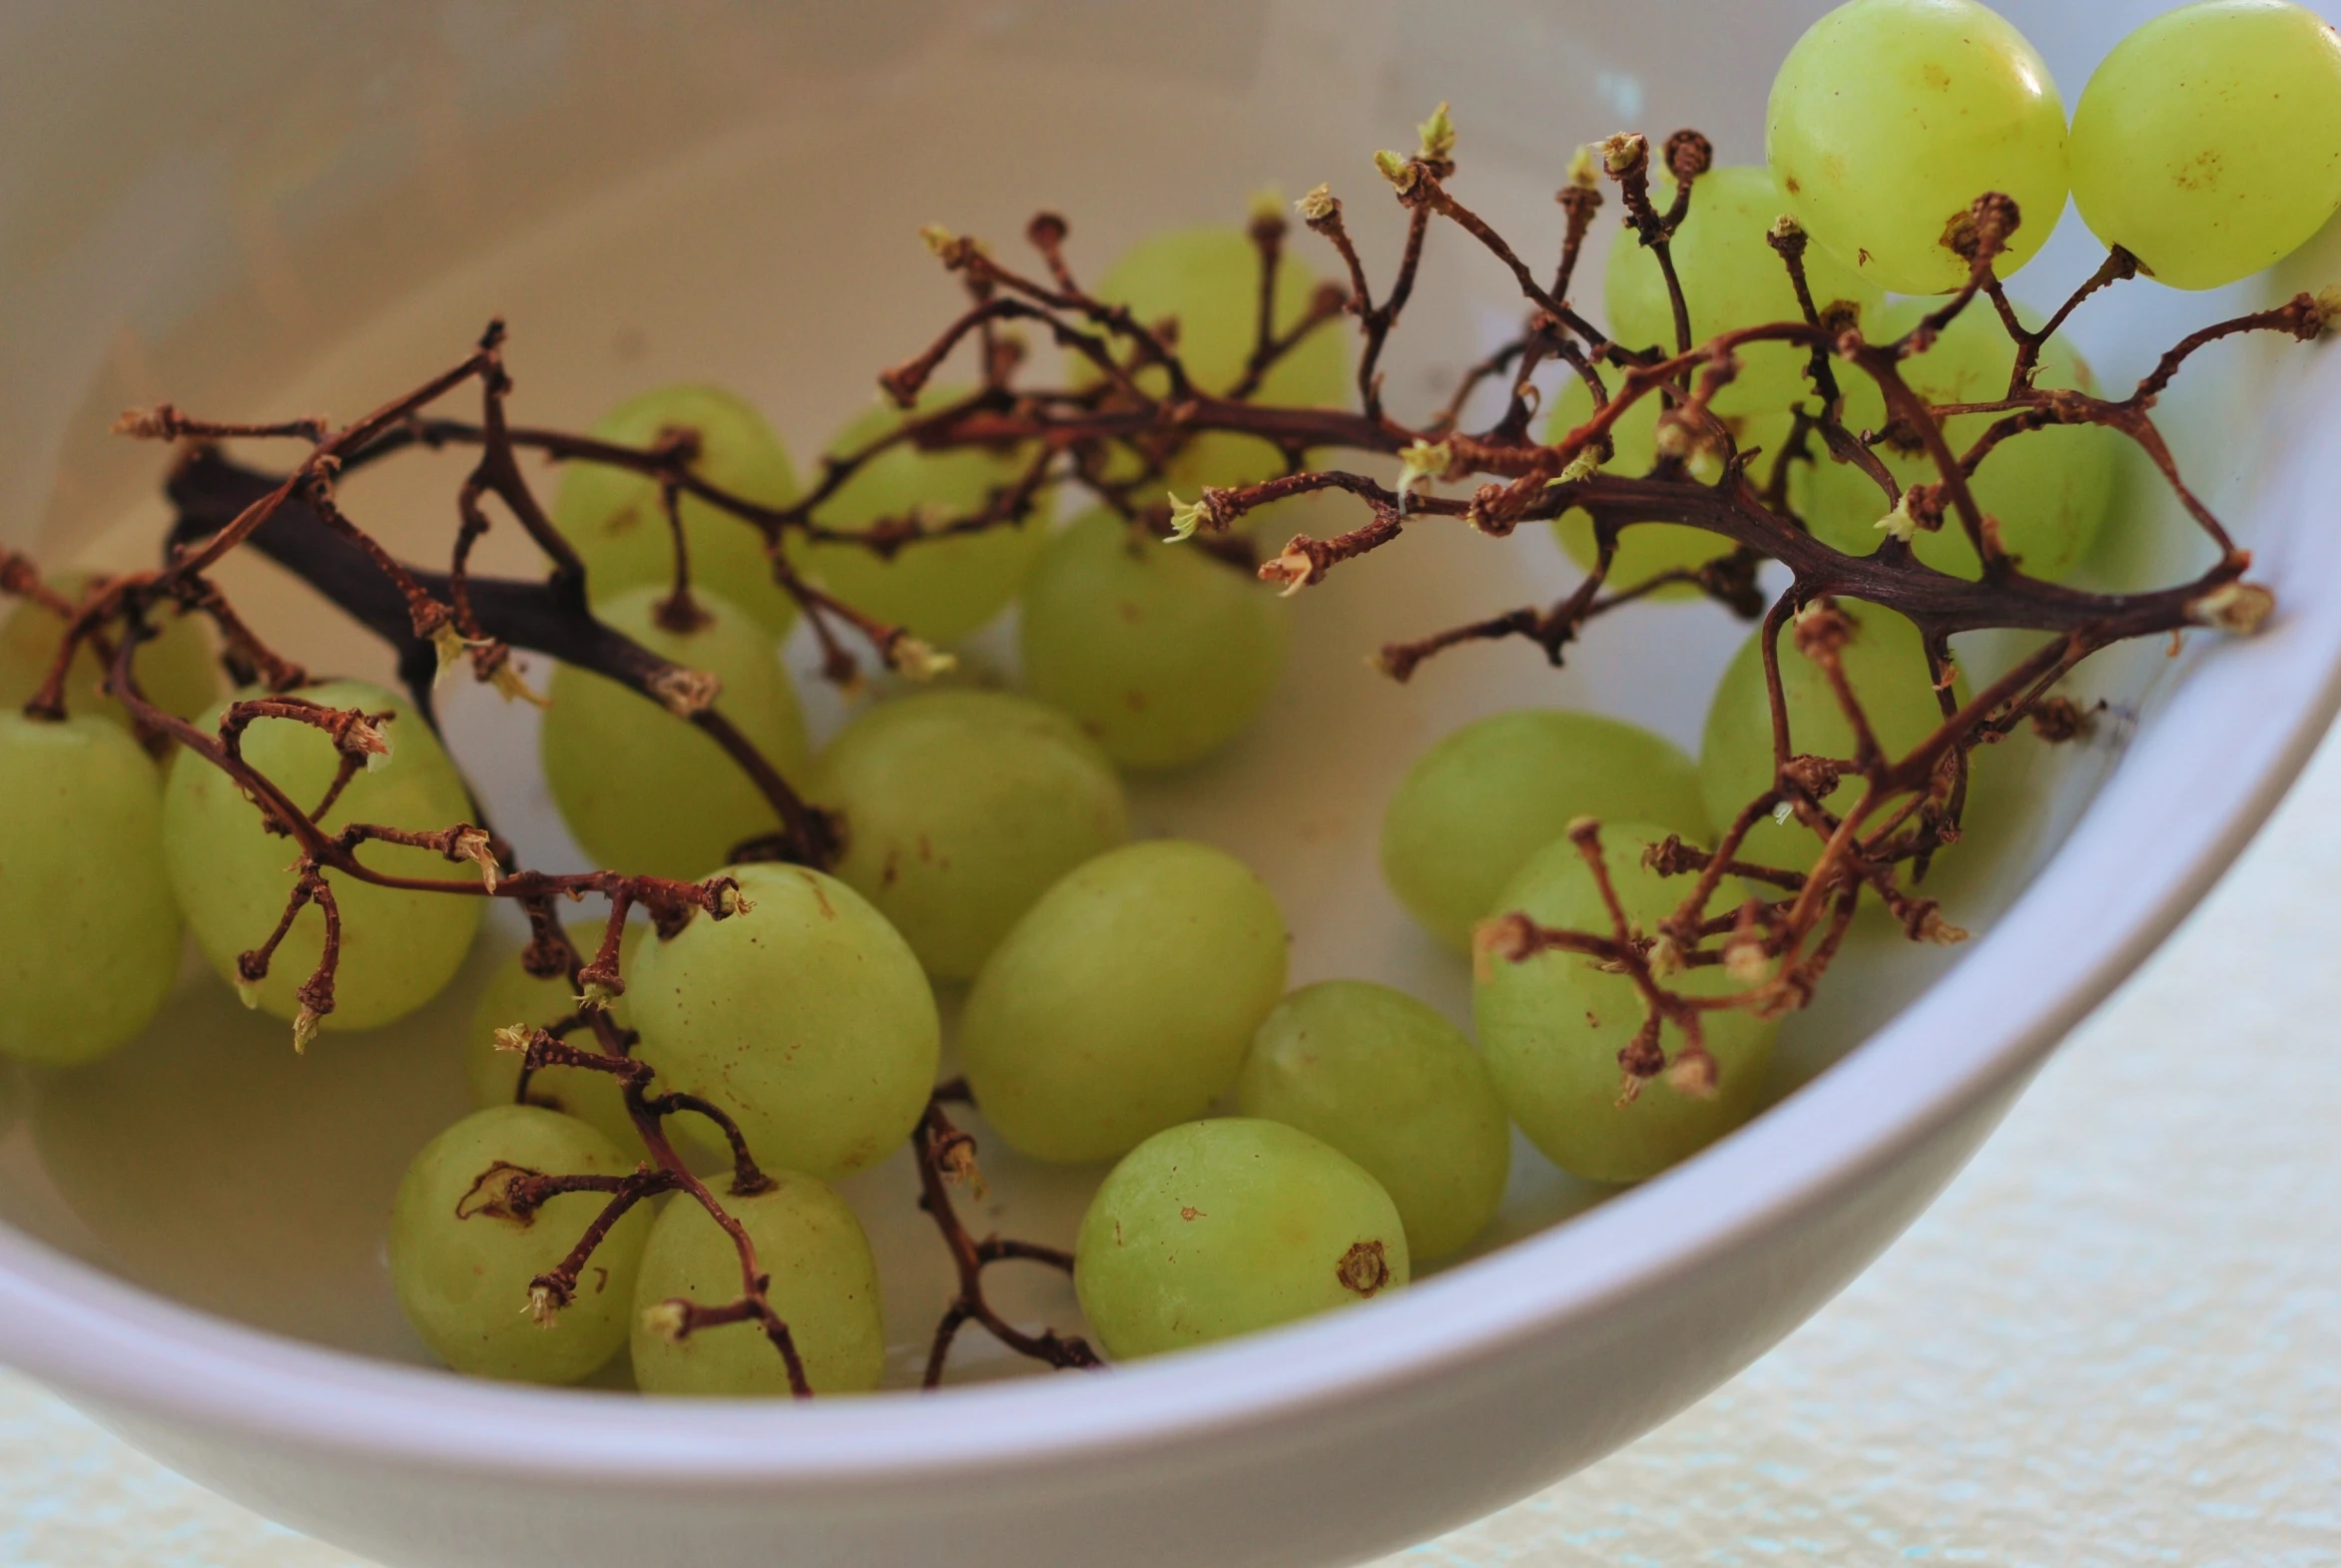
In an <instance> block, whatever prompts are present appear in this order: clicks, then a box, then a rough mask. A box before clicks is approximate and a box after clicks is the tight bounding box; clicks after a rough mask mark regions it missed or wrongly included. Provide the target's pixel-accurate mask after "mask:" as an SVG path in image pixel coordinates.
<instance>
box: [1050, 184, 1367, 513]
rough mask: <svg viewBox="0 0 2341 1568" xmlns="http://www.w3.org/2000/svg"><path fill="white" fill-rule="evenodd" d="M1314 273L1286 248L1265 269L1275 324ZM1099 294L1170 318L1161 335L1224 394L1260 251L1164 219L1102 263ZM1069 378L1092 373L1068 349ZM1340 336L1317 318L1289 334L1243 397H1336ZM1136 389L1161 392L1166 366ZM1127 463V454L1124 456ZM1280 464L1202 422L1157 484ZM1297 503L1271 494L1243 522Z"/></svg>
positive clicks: (1231, 233)
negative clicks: (1168, 329) (1160, 228)
mask: <svg viewBox="0 0 2341 1568" xmlns="http://www.w3.org/2000/svg"><path fill="white" fill-rule="evenodd" d="M1317 285H1318V278H1317V276H1316V274H1314V273H1313V272H1311V271H1310V270H1309V268H1308V267H1307V266H1305V265H1304V264H1302V263H1301V262H1300V261H1297V260H1296V259H1295V258H1294V257H1293V256H1292V254H1291V252H1290V249H1289V248H1288V250H1287V253H1286V255H1285V257H1284V259H1283V261H1281V262H1279V264H1278V266H1277V271H1276V311H1275V323H1276V330H1277V331H1278V332H1280V333H1282V332H1286V331H1289V330H1290V329H1291V328H1292V326H1293V325H1294V323H1295V322H1297V321H1298V320H1299V319H1300V318H1301V316H1302V315H1303V314H1304V313H1305V312H1306V311H1307V309H1308V305H1309V296H1310V295H1311V294H1312V293H1314V292H1315V291H1316V288H1317ZM1094 292H1095V294H1096V296H1097V297H1098V298H1099V299H1101V300H1103V301H1105V302H1106V303H1108V304H1121V305H1127V306H1129V307H1130V311H1131V313H1132V314H1133V315H1135V316H1136V317H1137V319H1138V322H1139V324H1140V325H1142V326H1146V327H1149V328H1152V327H1156V326H1159V325H1161V324H1162V323H1163V322H1164V321H1166V320H1176V321H1177V323H1178V332H1177V340H1176V342H1175V343H1174V344H1173V345H1172V346H1173V350H1174V351H1175V352H1176V353H1177V354H1178V356H1179V361H1180V363H1182V364H1184V365H1185V366H1186V367H1187V376H1188V379H1189V381H1190V382H1192V383H1193V385H1194V387H1195V389H1196V390H1198V391H1202V392H1208V393H1211V394H1213V395H1215V396H1224V395H1226V394H1228V393H1230V392H1232V391H1234V390H1235V389H1236V387H1237V386H1238V385H1239V384H1240V383H1241V382H1242V381H1243V380H1244V377H1245V374H1246V371H1247V369H1248V368H1249V366H1250V363H1251V358H1252V350H1253V346H1254V343H1255V340H1256V338H1257V334H1258V331H1259V319H1260V252H1259V249H1258V247H1256V246H1255V245H1254V244H1253V243H1252V239H1251V237H1250V236H1249V235H1247V234H1246V233H1245V232H1244V231H1242V230H1240V229H1228V228H1223V227H1219V226H1207V227H1204V228H1199V229H1177V230H1170V231H1166V232H1164V233H1162V234H1157V235H1153V236H1150V237H1148V238H1147V239H1145V240H1142V241H1140V242H1139V243H1138V244H1137V245H1135V246H1133V247H1131V248H1130V249H1129V250H1128V251H1126V252H1124V253H1123V254H1122V257H1121V259H1120V260H1119V261H1115V262H1114V264H1113V265H1112V266H1111V267H1110V268H1108V269H1107V271H1106V274H1105V276H1104V277H1103V278H1101V279H1099V281H1098V283H1097V286H1096V288H1095V290H1094ZM1072 369H1073V375H1074V377H1075V381H1076V384H1080V385H1088V384H1092V383H1094V382H1096V381H1097V380H1099V379H1100V378H1101V377H1100V375H1099V372H1098V371H1097V369H1096V367H1095V366H1093V365H1091V364H1090V363H1089V362H1088V361H1087V360H1086V359H1075V360H1073V361H1072ZM1353 375H1354V371H1353V368H1352V360H1351V348H1350V342H1349V336H1348V333H1347V331H1346V330H1345V328H1344V327H1343V325H1342V324H1341V323H1340V322H1339V321H1334V322H1328V323H1327V324H1325V325H1323V326H1320V327H1318V328H1317V329H1316V330H1314V331H1312V332H1311V333H1310V334H1309V335H1308V336H1307V337H1304V338H1302V339H1301V341H1300V342H1298V343H1296V344H1295V345H1294V346H1293V347H1292V348H1291V349H1290V350H1289V351H1288V352H1287V353H1286V354H1285V355H1284V356H1283V357H1282V358H1280V359H1278V360H1277V361H1276V363H1275V364H1274V365H1272V366H1270V368H1269V370H1268V372H1267V374H1266V375H1264V376H1263V377H1262V378H1261V381H1260V384H1259V386H1258V387H1257V388H1256V389H1255V390H1254V391H1253V393H1252V395H1251V396H1250V398H1249V399H1248V401H1250V402H1254V403H1260V404H1264V405H1267V406H1270V407H1291V408H1302V407H1336V408H1338V407H1342V406H1345V405H1346V404H1347V403H1348V402H1349V399H1350V392H1351V382H1352V377H1353ZM1136 379H1137V382H1138V385H1139V386H1140V388H1141V389H1143V390H1144V391H1146V392H1148V393H1149V394H1151V395H1153V396H1156V397H1164V396H1168V395H1169V393H1170V378H1169V377H1168V375H1166V374H1165V373H1164V372H1163V371H1162V370H1161V369H1160V368H1155V369H1151V370H1146V371H1142V372H1140V373H1139V375H1138V376H1137V378H1136ZM1129 466H1132V467H1133V468H1134V465H1129ZM1284 470H1285V460H1284V456H1283V454H1282V453H1280V452H1279V451H1278V450H1277V449H1276V448H1275V447H1273V446H1271V445H1269V444H1268V443H1267V442H1266V441H1263V440H1260V439H1259V438H1258V437H1256V436H1250V435H1244V434H1240V433H1238V432H1235V431H1212V432H1208V433H1205V434H1203V435H1198V436H1196V437H1194V438H1193V439H1192V440H1190V441H1188V442H1187V444H1186V445H1185V446H1183V447H1182V448H1181V449H1180V450H1179V452H1178V454H1177V455H1176V456H1175V457H1173V458H1172V459H1171V460H1170V462H1169V463H1168V465H1167V466H1166V468H1165V471H1164V473H1163V475H1162V487H1163V488H1165V489H1168V490H1170V491H1171V492H1173V493H1175V494H1177V495H1181V496H1184V497H1186V498H1187V499H1188V500H1193V499H1194V498H1195V497H1196V495H1198V494H1199V493H1200V492H1201V490H1202V488H1203V487H1204V486H1205V485H1246V484H1256V483H1258V482H1259V481H1260V480H1263V479H1272V478H1274V477H1276V476H1277V475H1278V474H1280V473H1283V472H1284ZM1299 504H1300V503H1297V502H1295V501H1289V500H1288V501H1280V502H1277V503H1275V504H1273V505H1270V506H1267V507H1263V508H1261V509H1260V510H1259V511H1258V512H1256V513H1254V514H1253V518H1254V520H1255V522H1252V523H1247V525H1246V526H1247V527H1250V526H1255V523H1256V525H1257V526H1258V527H1260V528H1261V530H1262V531H1263V533H1271V532H1273V531H1274V530H1275V529H1276V528H1277V526H1278V525H1279V522H1280V521H1282V520H1284V519H1287V518H1289V517H1290V516H1291V512H1290V511H1286V510H1282V509H1288V508H1295V507H1297V506H1298V505H1299Z"/></svg>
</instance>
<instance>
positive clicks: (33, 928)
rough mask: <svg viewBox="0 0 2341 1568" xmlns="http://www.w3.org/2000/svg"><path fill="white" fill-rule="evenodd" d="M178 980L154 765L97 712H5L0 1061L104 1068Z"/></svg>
mask: <svg viewBox="0 0 2341 1568" xmlns="http://www.w3.org/2000/svg"><path fill="white" fill-rule="evenodd" d="M178 975H179V906H178V905H177V904H176V903H175V902H173V900H172V897H171V884H170V881H169V878H168V877H167V876H166V875H165V873H164V870H163V792H162V784H161V781H160V780H159V779H158V778H157V777H156V775H155V767H154V764H153V763H151V762H149V761H148V759H147V754H146V753H145V752H143V751H141V750H140V749H139V745H138V743H137V742H136V741H133V740H132V739H131V738H130V737H129V735H128V734H127V733H125V732H124V731H123V730H122V729H121V728H119V727H118V726H115V725H112V724H109V723H107V722H106V721H105V720H103V719H100V718H98V717H97V716H96V715H94V714H87V713H85V714H84V715H83V716H81V717H79V718H74V719H67V720H64V721H61V722H56V723H52V722H49V721H46V720H39V719H27V718H26V717H24V715H22V714H19V713H14V712H0V997H5V998H6V999H7V1000H6V1003H5V1005H0V1056H13V1057H17V1058H20V1059H22V1060H25V1061H33V1062H43V1063H48V1064H51V1065H59V1066H69V1065H73V1064H76V1063H80V1062H87V1061H92V1060H94V1059H96V1058H97V1057H100V1056H103V1055H105V1054H106V1053H107V1052H108V1051H111V1050H113V1049H115V1048H116V1047H117V1046H120V1045H122V1044H124V1043H125V1042H127V1041H129V1040H131V1039H132V1038H134V1037H135V1036H137V1035H138V1034H139V1032H140V1031H142V1030H143V1029H145V1028H146V1026H147V1025H148V1024H149V1023H151V1022H153V1021H154V1018H155V1015H156V1014H157V1013H158V1012H160V1011H161V1010H162V1007H163V1002H164V1000H165V999H166V998H167V997H169V996H170V994H171V986H172V982H173V981H174V980H175V979H177V978H178ZM0 1070H4V1064H0Z"/></svg>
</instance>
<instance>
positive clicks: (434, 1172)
mask: <svg viewBox="0 0 2341 1568" xmlns="http://www.w3.org/2000/svg"><path fill="white" fill-rule="evenodd" d="M634 1166H635V1162H634V1160H633V1158H632V1157H631V1156H628V1155H627V1154H625V1153H624V1152H622V1151H621V1150H620V1149H619V1148H618V1146H617V1145H616V1144H614V1143H612V1142H610V1140H609V1139H607V1138H605V1137H603V1136H602V1135H601V1134H600V1133H598V1132H595V1131H594V1130H593V1129H592V1128H590V1127H588V1126H586V1125H585V1124H584V1123H583V1122H580V1121H578V1120H576V1119H575V1118H574V1117H568V1116H562V1115H559V1114H558V1113H556V1112H553V1111H546V1110H540V1109H538V1108H537V1107H536V1106H533V1105H503V1106H497V1107H494V1108H493V1109H490V1110H485V1111H474V1112H472V1113H471V1114H470V1115H469V1116H467V1117H465V1118H464V1119H463V1120H462V1121H460V1122H457V1123H456V1124H455V1125H454V1126H452V1127H450V1128H448V1129H447V1130H446V1131H445V1132H443V1133H441V1134H439V1136H438V1137H436V1138H434V1139H432V1140H431V1141H430V1142H429V1143H427V1144H425V1145H423V1147H422V1152H421V1153H420V1154H417V1155H416V1156H415V1157H414V1160H413V1162H412V1163H411V1164H409V1165H408V1166H407V1167H406V1174H405V1176H404V1177H402V1178H401V1179H400V1180H399V1183H398V1197H397V1199H396V1201H395V1202H394V1203H393V1205H392V1206H391V1210H390V1283H391V1284H392V1285H393V1286H394V1287H396V1288H397V1292H398V1306H399V1307H400V1308H401V1309H403V1310H404V1311H405V1313H406V1320H407V1322H409V1323H411V1324H412V1325H413V1327H414V1331H415V1332H416V1333H418V1334H420V1335H421V1336H422V1341H423V1343H425V1344H427V1345H429V1346H430V1347H431V1350H432V1351H433V1353H435V1354H436V1355H437V1356H438V1357H439V1359H440V1360H442V1361H445V1362H446V1363H447V1364H448V1365H449V1366H451V1367H453V1368H454V1369H455V1370H456V1371H459V1372H469V1373H471V1374H472V1375H474V1376H477V1377H502V1378H508V1379H511V1380H514V1381H518V1382H532V1383H571V1382H575V1381H576V1380H577V1379H578V1378H580V1377H583V1376H586V1375H587V1374H588V1373H590V1372H592V1371H594V1370H596V1369H597V1368H598V1367H600V1366H601V1364H602V1363H603V1362H604V1361H607V1360H608V1359H609V1358H610V1357H611V1356H612V1355H614V1354H616V1353H617V1349H618V1346H620V1345H621V1344H624V1343H625V1342H626V1329H627V1324H628V1320H629V1318H630V1317H631V1315H632V1307H633V1305H634V1271H635V1267H636V1265H637V1264H638V1262H639V1261H640V1260H641V1257H642V1248H643V1243H644V1242H645V1241H646V1240H647V1239H648V1237H649V1235H650V1212H649V1210H648V1208H647V1207H646V1206H644V1205H640V1204H637V1205H636V1206H635V1207H634V1208H633V1209H631V1210H629V1211H628V1212H627V1213H626V1215H625V1216H624V1217H623V1218H622V1219H620V1220H619V1221H618V1223H617V1224H616V1225H614V1226H612V1227H611V1228H610V1232H609V1234H608V1235H607V1236H605V1237H603V1238H602V1242H601V1245H600V1246H599V1247H596V1248H595V1249H594V1251H593V1258H592V1261H591V1262H590V1263H589V1264H588V1265H587V1266H586V1268H585V1270H584V1272H583V1273H582V1274H580V1275H579V1276H578V1280H577V1294H576V1297H575V1299H574V1300H572V1301H571V1302H570V1303H569V1304H568V1305H567V1306H565V1307H561V1308H560V1309H559V1310H558V1311H557V1312H555V1313H554V1314H553V1316H552V1319H551V1321H549V1322H542V1323H540V1322H538V1321H537V1320H536V1318H535V1314H534V1313H533V1312H532V1311H531V1309H530V1307H531V1304H530V1296H529V1282H530V1281H532V1280H534V1279H536V1278H537V1277H538V1276H539V1275H544V1274H549V1273H551V1272H552V1271H553V1270H554V1269H555V1268H557V1267H558V1266H559V1265H560V1263H561V1261H562V1260H563V1259H565V1258H567V1257H568V1256H569V1253H570V1250H571V1249H572V1248H574V1247H575V1246H576V1245H577V1243H578V1241H579V1240H580V1239H581V1238H582V1237H583V1236H584V1235H585V1230H586V1227H587V1226H589V1225H591V1224H592V1223H593V1220H594V1217H595V1216H596V1215H598V1214H600V1213H601V1212H602V1209H603V1208H604V1207H605V1206H606V1205H607V1204H608V1202H609V1195H608V1194H606V1193H591V1192H581V1193H562V1194H561V1195H560V1196H558V1197H556V1198H552V1199H550V1200H548V1201H547V1202H546V1203H545V1204H544V1205H543V1206H542V1207H541V1208H539V1209H537V1210H535V1211H534V1212H533V1213H531V1214H530V1215H529V1216H528V1217H527V1218H526V1219H524V1220H522V1219H515V1218H514V1217H513V1215H512V1212H511V1209H510V1208H509V1207H508V1206H507V1205H506V1203H505V1202H504V1201H503V1199H504V1196H505V1184H506V1183H507V1182H508V1181H509V1179H510V1177H511V1176H512V1175H514V1174H519V1173H527V1172H534V1173H536V1174H538V1175H542V1176H624V1175H626V1174H628V1173H630V1172H631V1171H633V1169H634Z"/></svg>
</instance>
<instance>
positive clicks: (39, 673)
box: [0, 571, 220, 729]
mask: <svg viewBox="0 0 2341 1568" xmlns="http://www.w3.org/2000/svg"><path fill="white" fill-rule="evenodd" d="M97 580H98V574H96V573H95V572H78V571H66V572H54V573H51V574H50V576H49V578H48V583H49V586H50V587H51V588H53V589H55V590H56V591H57V592H58V593H60V594H63V595H64V596H65V597H66V598H68V599H75V600H78V599H80V598H81V597H82V595H83V594H85V593H86V592H88V590H89V588H90V585H91V584H93V583H95V582H96V581H97ZM150 620H151V622H152V624H153V627H154V631H155V635H154V636H153V637H152V638H151V639H149V640H148V641H147V642H145V643H143V644H141V645H140V647H139V650H138V652H137V653H136V654H135V655H133V656H132V658H131V664H130V668H131V673H132V674H133V675H135V676H136V677H137V678H138V688H139V691H140V692H142V693H144V694H145V696H146V700H147V701H148V702H150V703H152V704H154V705H155V706H156V707H157V708H160V709H162V710H163V711H164V712H165V713H168V714H176V715H178V716H179V717H180V718H182V719H193V718H194V717H195V716H196V715H198V714H200V713H202V712H203V711H204V710H205V709H207V708H209V707H211V706H212V704H214V703H216V702H218V701H219V700H220V667H219V664H218V662H217V660H216V659H215V657H214V654H213V650H212V634H211V630H210V628H208V627H207V626H205V624H204V620H203V617H201V616H198V615H189V614H187V613H185V612H183V611H182V610H181V609H180V608H179V607H178V606H177V605H173V604H166V605H159V606H157V607H156V608H155V609H154V610H153V611H152V612H150ZM115 635H119V634H115ZM64 640H65V623H64V622H63V621H62V620H60V619H59V618H58V617H57V616H55V615H52V614H51V613H50V612H49V611H48V610H47V609H45V608H43V607H42V606H40V605H37V604H34V603H33V602H31V601H30V600H19V601H17V602H16V603H15V604H14V605H12V606H11V607H10V608H9V610H8V613H7V616H6V618H5V619H0V708H22V707H23V706H24V705H25V704H26V703H28V702H30V701H31V700H32V696H33V694H34V693H35V692H37V691H39V690H40V688H41V683H42V682H43V681H45V680H47V679H48V678H49V666H51V665H52V664H54V663H56V660H57V650H58V648H59V647H60V646H62V645H63V643H64ZM105 682H106V671H105V669H104V666H103V664H102V662H101V661H100V660H99V658H98V654H97V650H96V649H95V648H94V647H93V646H91V645H90V644H88V643H84V644H82V646H81V647H80V648H79V649H78V650H77V651H76V652H75V653H74V656H73V663H72V664H71V665H70V666H68V667H67V669H66V672H65V711H66V712H67V713H69V714H73V715H76V716H79V715H82V714H94V715H96V716H98V717H99V718H103V719H108V720H111V721H113V722H114V723H115V724H118V725H121V726H123V727H124V728H126V729H127V728H128V727H129V725H130V714H129V713H128V711H126V710H125V709H124V708H123V706H122V705H121V704H120V703H118V702H116V701H114V699H113V698H111V697H108V696H106V695H105V693H104V691H103V688H104V686H105Z"/></svg>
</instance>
